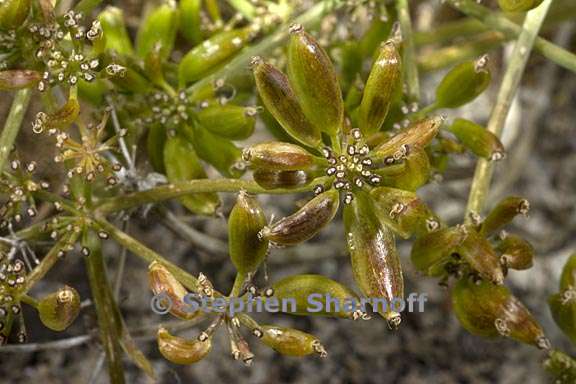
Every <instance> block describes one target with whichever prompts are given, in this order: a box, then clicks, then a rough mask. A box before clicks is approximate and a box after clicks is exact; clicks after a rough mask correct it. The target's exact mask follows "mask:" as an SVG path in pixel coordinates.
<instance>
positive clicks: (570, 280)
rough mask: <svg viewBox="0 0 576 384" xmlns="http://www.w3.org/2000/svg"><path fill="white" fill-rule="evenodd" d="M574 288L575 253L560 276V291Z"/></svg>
mask: <svg viewBox="0 0 576 384" xmlns="http://www.w3.org/2000/svg"><path fill="white" fill-rule="evenodd" d="M572 287H576V253H575V254H573V255H572V256H570V258H569V259H568V261H567V262H566V264H564V268H563V269H562V275H561V276H560V290H561V291H565V290H567V289H570V288H572Z"/></svg>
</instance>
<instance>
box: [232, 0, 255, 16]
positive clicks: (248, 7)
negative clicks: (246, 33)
mask: <svg viewBox="0 0 576 384" xmlns="http://www.w3.org/2000/svg"><path fill="white" fill-rule="evenodd" d="M228 2H229V3H230V5H231V6H232V7H234V8H235V9H236V10H237V11H238V12H240V13H241V14H242V16H244V17H245V18H246V19H248V20H252V19H253V18H254V16H256V8H255V7H254V6H253V5H252V4H251V3H250V2H249V1H247V0H228Z"/></svg>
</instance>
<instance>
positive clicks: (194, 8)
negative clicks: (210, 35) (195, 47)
mask: <svg viewBox="0 0 576 384" xmlns="http://www.w3.org/2000/svg"><path fill="white" fill-rule="evenodd" d="M178 6H179V8H180V32H182V35H183V36H184V37H185V38H186V40H188V41H189V42H190V43H192V44H198V43H200V42H201V41H202V29H201V27H202V0H180V1H179V2H178Z"/></svg>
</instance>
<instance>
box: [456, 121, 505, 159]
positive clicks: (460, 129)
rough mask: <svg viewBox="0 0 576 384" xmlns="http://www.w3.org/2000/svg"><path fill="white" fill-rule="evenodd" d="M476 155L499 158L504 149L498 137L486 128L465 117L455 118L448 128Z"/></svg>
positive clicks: (502, 154)
mask: <svg viewBox="0 0 576 384" xmlns="http://www.w3.org/2000/svg"><path fill="white" fill-rule="evenodd" d="M448 130H449V131H450V132H452V133H453V134H454V136H456V137H457V138H458V140H460V142H461V143H462V144H464V146H465V147H466V148H468V149H469V150H470V151H472V153H474V154H475V155H476V156H480V157H484V158H486V159H488V160H493V161H497V160H501V159H503V158H504V156H505V154H506V151H505V149H504V146H503V145H502V143H501V142H500V139H498V137H497V136H496V135H494V134H493V133H492V132H490V131H488V130H487V129H486V128H484V127H482V126H481V125H478V124H476V123H473V122H472V121H469V120H465V119H456V120H455V121H454V123H453V124H452V125H451V126H450V127H449V128H448Z"/></svg>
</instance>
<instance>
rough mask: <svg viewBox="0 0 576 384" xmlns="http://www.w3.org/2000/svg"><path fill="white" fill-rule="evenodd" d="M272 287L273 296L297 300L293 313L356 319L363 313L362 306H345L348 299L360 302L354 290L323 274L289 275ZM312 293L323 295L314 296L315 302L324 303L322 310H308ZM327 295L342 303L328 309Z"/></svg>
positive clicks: (279, 298)
mask: <svg viewBox="0 0 576 384" xmlns="http://www.w3.org/2000/svg"><path fill="white" fill-rule="evenodd" d="M272 288H273V289H274V296H273V297H275V298H277V299H278V300H280V301H282V300H285V299H289V300H295V302H296V311H295V312H290V313H291V314H295V315H306V316H310V315H317V316H330V317H341V318H352V319H356V318H358V317H359V316H361V315H362V311H361V309H360V308H358V309H352V310H351V311H348V310H347V308H345V307H344V305H343V304H344V302H345V301H346V300H348V301H350V300H352V301H354V303H359V299H358V296H357V295H356V294H355V293H354V292H352V290H350V289H348V288H347V287H345V286H343V285H342V284H340V283H338V282H336V281H334V280H332V279H329V278H327V277H324V276H322V275H293V276H288V277H285V278H283V279H281V280H279V281H277V282H276V283H274V285H273V286H272ZM311 295H321V296H322V297H316V296H312V298H314V300H315V302H321V303H323V305H322V310H321V311H319V312H316V311H314V312H310V311H308V309H310V308H311V306H310V303H309V301H308V300H309V298H310V297H311ZM327 296H329V297H330V298H331V299H336V300H338V301H339V302H340V305H339V306H338V307H336V306H334V305H333V304H331V308H330V309H328V308H327V306H326V297H327ZM315 305H316V304H315ZM312 309H315V308H312Z"/></svg>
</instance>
